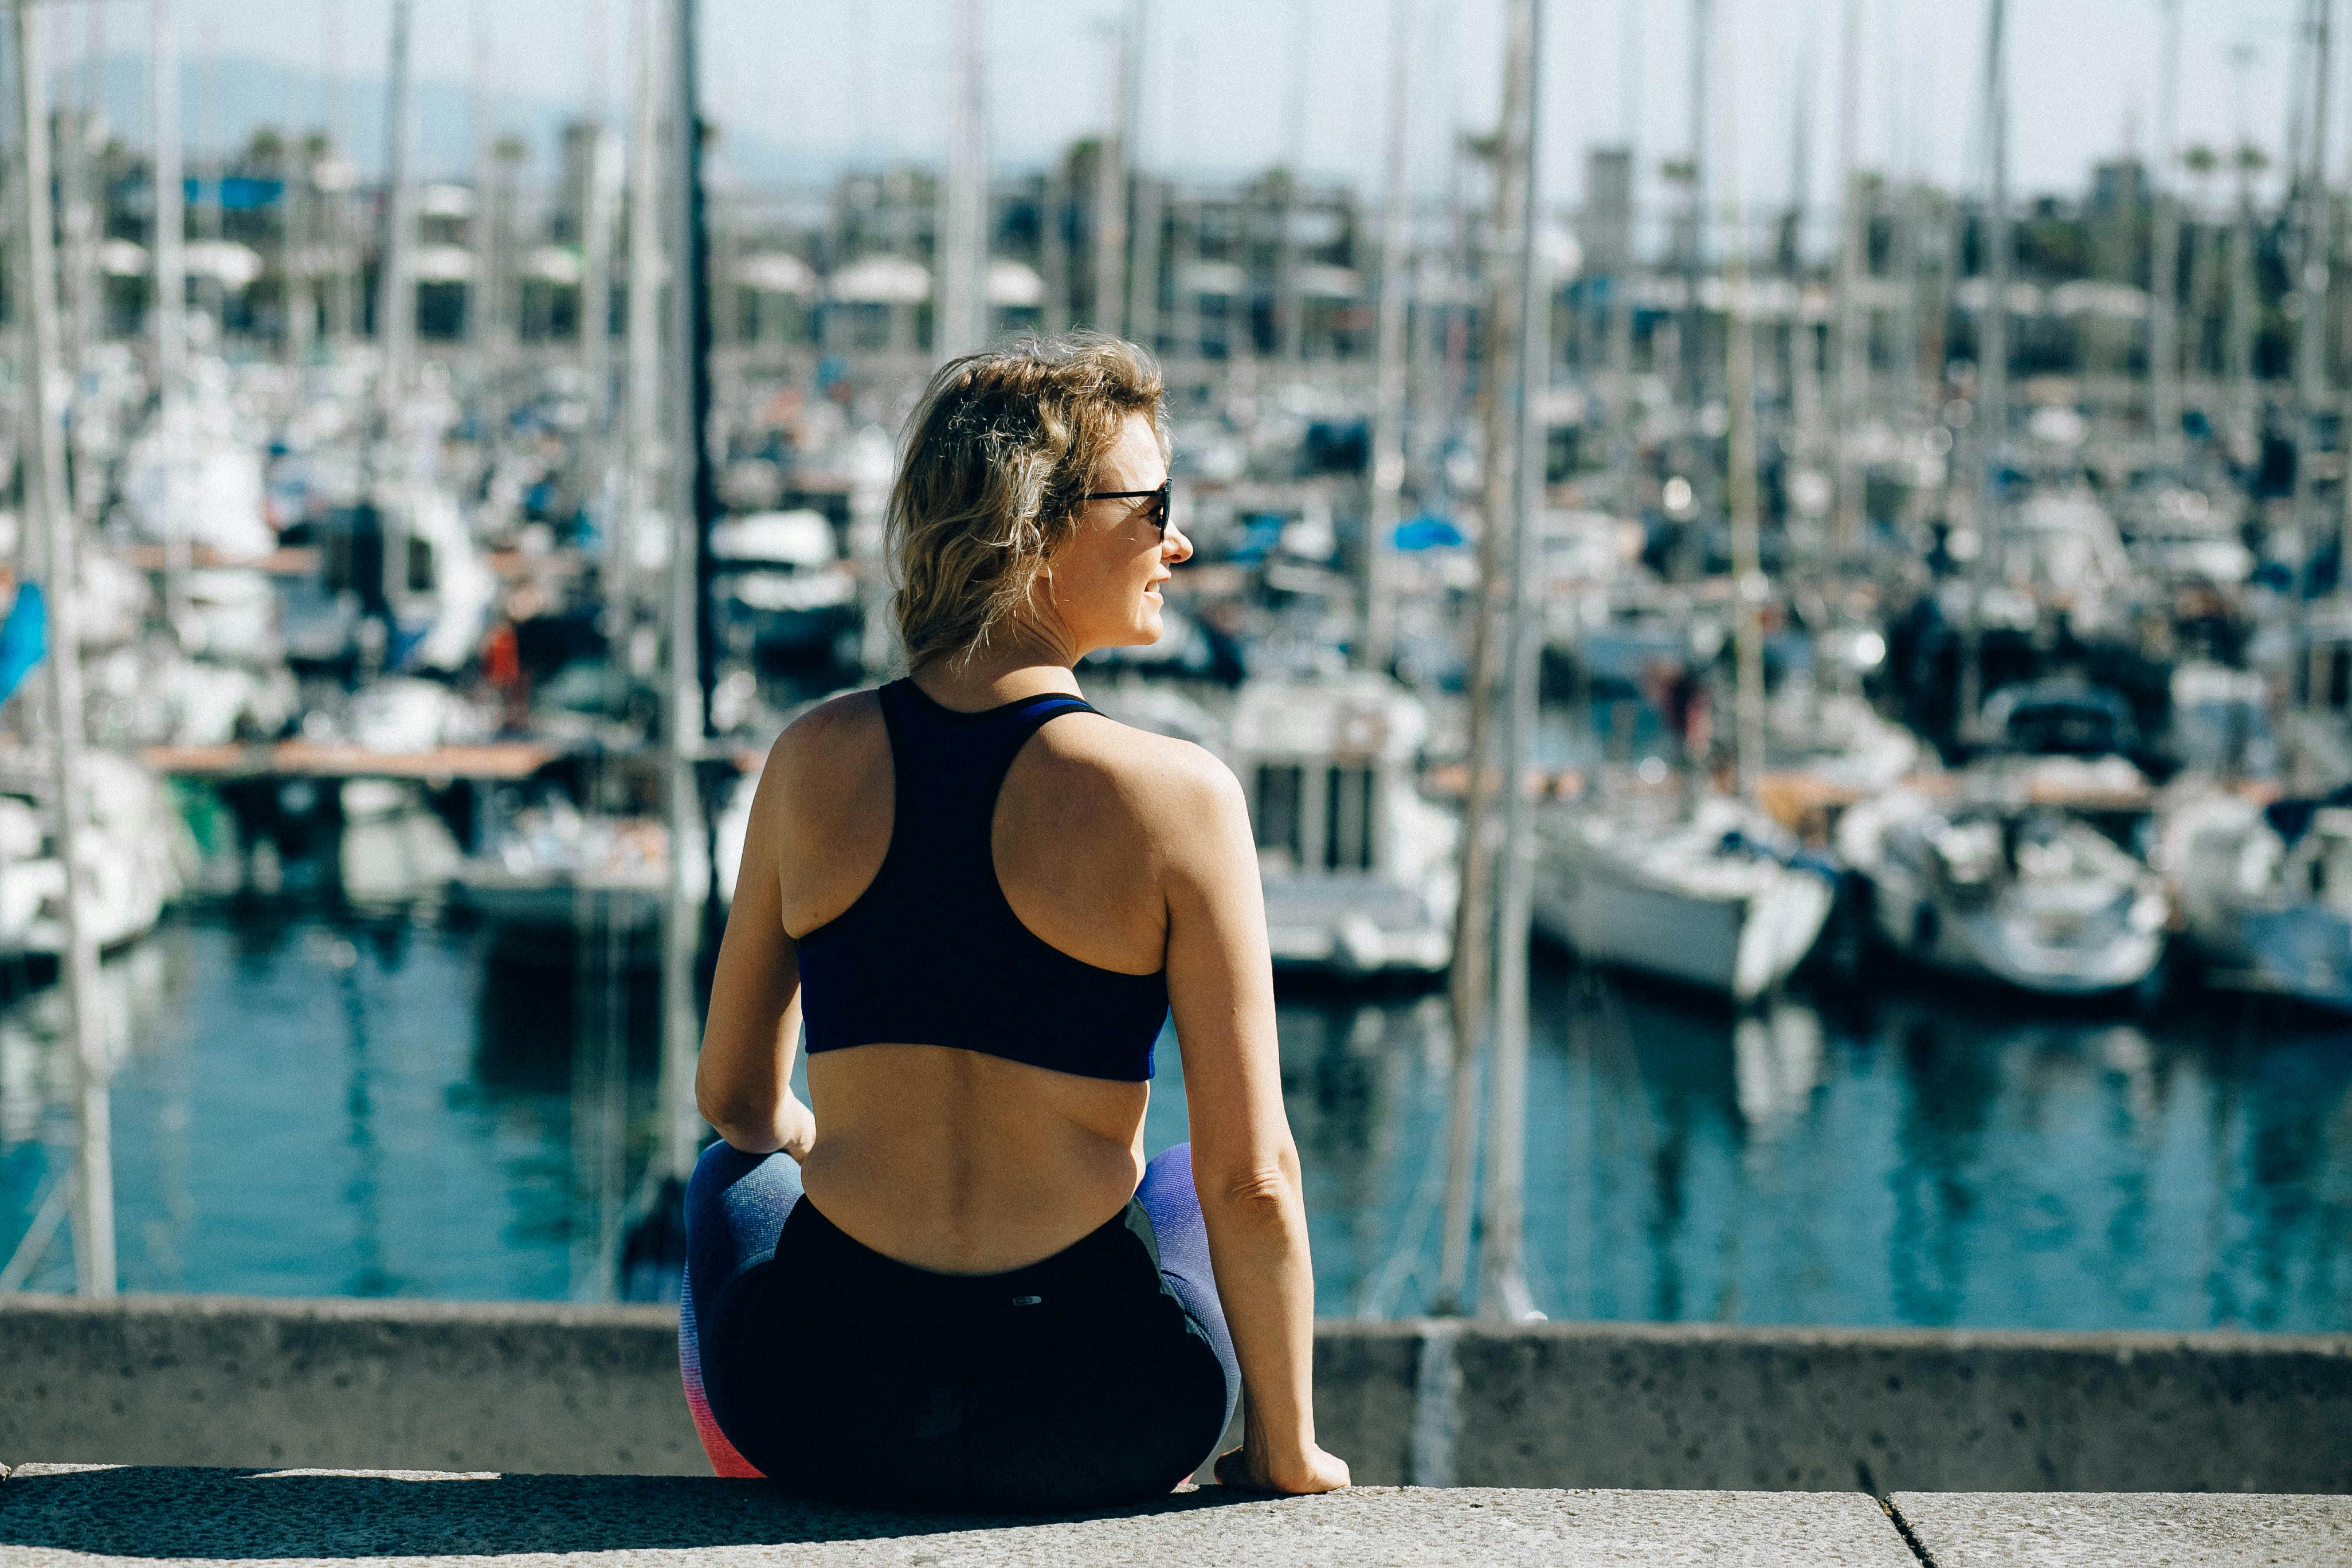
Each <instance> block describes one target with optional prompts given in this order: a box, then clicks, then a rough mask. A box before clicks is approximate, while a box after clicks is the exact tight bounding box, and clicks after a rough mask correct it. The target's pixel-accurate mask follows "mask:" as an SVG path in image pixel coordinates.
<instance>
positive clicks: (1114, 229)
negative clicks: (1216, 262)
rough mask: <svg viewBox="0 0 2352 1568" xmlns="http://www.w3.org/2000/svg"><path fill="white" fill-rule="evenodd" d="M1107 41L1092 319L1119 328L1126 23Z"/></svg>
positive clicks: (1101, 326)
mask: <svg viewBox="0 0 2352 1568" xmlns="http://www.w3.org/2000/svg"><path fill="white" fill-rule="evenodd" d="M1107 42H1108V53H1109V57H1110V58H1109V60H1108V68H1109V72H1110V76H1109V91H1108V94H1107V98H1108V101H1107V102H1106V103H1105V104H1104V105H1103V124H1102V140H1101V141H1100V142H1097V144H1096V148H1095V211H1094V236H1093V237H1094V247H1095V254H1094V263H1095V300H1094V320H1093V321H1092V323H1091V324H1092V325H1093V327H1094V329H1095V330H1096V331H1101V332H1110V333H1114V334H1116V333H1118V331H1119V330H1120V327H1121V325H1122V323H1121V321H1120V319H1119V317H1120V307H1122V306H1123V305H1125V304H1126V302H1127V144H1126V139H1125V136H1124V133H1123V130H1122V128H1123V127H1124V125H1125V124H1126V121H1127V50H1128V40H1127V31H1126V28H1125V27H1124V26H1121V25H1120V24H1118V23H1113V24H1111V26H1109V27H1108V39H1107Z"/></svg>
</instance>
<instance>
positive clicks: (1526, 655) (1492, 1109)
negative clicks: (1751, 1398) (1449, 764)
mask: <svg viewBox="0 0 2352 1568" xmlns="http://www.w3.org/2000/svg"><path fill="white" fill-rule="evenodd" d="M1517 9H1518V12H1519V16H1517V41H1518V44H1519V47H1521V48H1522V49H1523V50H1524V51H1525V53H1526V64H1525V65H1524V67H1522V68H1521V75H1522V76H1523V77H1524V78H1525V79H1526V83H1527V86H1526V90H1525V91H1524V92H1523V93H1522V94H1521V101H1520V104H1519V106H1518V107H1519V116H1520V119H1519V123H1518V125H1517V127H1515V132H1516V134H1515V136H1514V137H1512V138H1510V139H1509V140H1511V141H1513V142H1516V145H1515V146H1513V147H1511V149H1510V151H1511V152H1512V153H1516V155H1517V159H1518V163H1519V177H1518V184H1519V213H1518V232H1517V236H1516V238H1517V241H1518V255H1517V270H1518V289H1517V293H1518V298H1517V305H1518V312H1519V319H1518V322H1517V327H1518V352H1517V354H1516V356H1515V358H1516V361H1517V363H1516V364H1515V365H1514V367H1513V368H1514V369H1516V370H1517V373H1518V374H1517V378H1516V379H1517V398H1516V403H1517V407H1516V409H1515V413H1516V414H1517V421H1518V439H1517V442H1515V443H1514V448H1515V450H1514V461H1513V464H1512V484H1511V559H1512V570H1511V583H1510V599H1509V606H1508V611H1507V617H1508V618H1507V622H1506V625H1507V638H1508V647H1509V654H1508V657H1509V659H1510V668H1509V673H1508V675H1507V680H1506V686H1505V696H1504V707H1503V781H1502V784H1503V863H1502V877H1501V884H1500V887H1499V889H1498V896H1497V899H1496V920H1495V950H1496V951H1495V1051H1494V1054H1495V1070H1494V1081H1493V1083H1492V1085H1491V1087H1490V1088H1489V1089H1488V1091H1487V1101H1486V1160H1487V1176H1486V1194H1485V1197H1486V1202H1485V1204H1484V1205H1482V1212H1481V1214H1480V1215H1479V1219H1480V1226H1479V1249H1478V1251H1479V1257H1478V1310H1479V1312H1480V1315H1481V1316H1484V1317H1487V1318H1495V1319H1500V1320H1503V1321H1509V1322H1524V1321H1527V1320H1528V1319H1530V1318H1535V1317H1539V1316H1541V1314H1540V1313H1538V1311H1537V1310H1535V1301H1534V1299H1533V1297H1532V1295H1531V1293H1530V1292H1529V1291H1528V1279H1527V1270H1526V1264H1525V1252H1526V1247H1527V1148H1528V928H1529V926H1530V924H1531V910H1532V905H1533V900H1534V879H1535V866H1534V858H1535V857H1534V855H1533V852H1532V847H1531V846H1530V844H1529V842H1528V838H1529V836H1530V832H1531V829H1532V827H1533V824H1532V822H1531V821H1530V820H1529V816H1530V812H1529V806H1528V789H1527V778H1528V754H1529V752H1531V751H1532V750H1533V743H1534V740H1535V728H1536V673H1537V672H1536V658H1537V654H1538V650H1539V649H1540V647H1541V646H1542V638H1541V637H1539V636H1538V622H1539V620H1540V618H1541V616H1542V606H1541V605H1539V604H1538V603H1537V602H1536V600H1535V596H1534V595H1533V594H1532V592H1531V584H1530V579H1531V578H1533V576H1534V575H1535V573H1536V569H1537V564H1538V548H1537V546H1538V541H1537V525H1538V520H1539V517H1540V515H1541V512H1542V509H1543V501H1544V467H1545V463H1546V461H1547V459H1548V458H1549V451H1548V447H1549V442H1548V441H1547V440H1546V439H1545V428H1546V427H1545V418H1544V398H1545V395H1546V393H1547V392H1549V389H1550V385H1551V302H1552V301H1551V281H1550V279H1549V278H1548V277H1547V276H1545V275H1544V272H1543V265H1542V222H1543V184H1542V158H1541V150H1542V141H1543V138H1542V128H1543V24H1544V0H1517Z"/></svg>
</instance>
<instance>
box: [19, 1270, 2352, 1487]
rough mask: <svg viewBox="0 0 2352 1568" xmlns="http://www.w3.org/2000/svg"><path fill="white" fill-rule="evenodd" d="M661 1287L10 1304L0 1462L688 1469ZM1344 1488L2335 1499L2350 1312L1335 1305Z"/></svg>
mask: <svg viewBox="0 0 2352 1568" xmlns="http://www.w3.org/2000/svg"><path fill="white" fill-rule="evenodd" d="M1315 1377H1316V1421H1317V1424H1318V1428H1319V1431H1320V1434H1321V1436H1322V1437H1323V1440H1324V1442H1325V1443H1326V1445H1327V1446H1328V1447H1330V1448H1331V1449H1332V1450H1333V1451H1334V1452H1336V1453H1338V1454H1339V1455H1341V1456H1342V1457H1343V1458H1346V1459H1347V1460H1348V1461H1349V1465H1350V1466H1351V1467H1352V1468H1353V1470H1354V1473H1355V1475H1356V1478H1357V1479H1358V1480H1359V1481H1360V1482H1363V1483H1366V1484H1379V1485H1388V1484H1394V1483H1399V1482H1420V1483H1424V1484H1447V1485H1452V1484H1462V1485H1473V1486H1507V1487H1531V1486H1541V1487H1614V1488H1685V1489H1768V1490H1796V1491H1848V1490H1861V1491H1868V1492H1875V1493H1880V1494H1884V1493H1885V1492H1888V1491H1894V1490H1918V1491H2044V1490H2050V1491H2069V1490H2071V1491H2118V1492H2143V1491H2253V1492H2278V1493H2352V1441H2347V1439H2346V1437H2345V1436H2344V1435H2345V1433H2346V1432H2347V1431H2352V1335H2338V1336H2325V1337H2313V1338H2288V1337H2284V1336H2265V1335H2251V1334H2245V1335H2232V1334H2179V1335H2158V1334H2120V1333H2118V1334H2049V1333H1967V1332H1934V1331H1910V1330H1866V1331H1865V1330H1834V1329H1749V1328H1723V1327H1715V1326H1708V1325H1696V1324H1693V1325H1653V1324H1568V1323H1538V1324H1531V1325H1528V1326H1525V1327H1518V1328H1498V1327H1494V1326H1489V1325H1481V1324H1475V1323H1459V1322H1445V1323H1435V1324H1433V1323H1429V1322H1402V1323H1354V1322H1338V1321H1326V1322H1323V1323H1321V1324H1318V1328H1317V1335H1316V1373H1315ZM35 1455H39V1456H43V1457H45V1458H55V1459H72V1460H87V1461H103V1462H110V1463H132V1464H165V1465H236V1466H285V1465H302V1466H310V1467H332V1468H433V1469H455V1470H501V1471H509V1472H511V1471H541V1472H551V1473H564V1474H590V1473H593V1474H640V1475H658V1474H674V1475H701V1474H707V1473H708V1469H707V1467H706V1466H705V1464H704V1462H703V1459H702V1454H701V1449H700V1447H699V1446H698V1444H697V1443H696V1441H695V1437H694V1432H693V1427H692V1426H691V1425H690V1423H689V1422H688V1417H687V1414H686V1405H685V1401H684V1399H683V1398H682V1397H681V1396H680V1394H679V1392H678V1384H677V1319H676V1316H675V1314H674V1313H673V1312H671V1311H668V1310H663V1309H656V1308H638V1307H614V1308H590V1307H569V1306H541V1305H511V1304H482V1303H468V1302H378V1301H346V1300H330V1301H302V1300H238V1299H234V1298H223V1297H160V1296H146V1297H140V1296H130V1297H121V1298H118V1299H116V1300H112V1301H106V1302H95V1303H85V1302H80V1301H77V1300H71V1299H68V1298H59V1297H26V1296H20V1297H13V1298H8V1299H5V1300H0V1462H6V1461H10V1460H19V1459H24V1458H30V1457H32V1456H35Z"/></svg>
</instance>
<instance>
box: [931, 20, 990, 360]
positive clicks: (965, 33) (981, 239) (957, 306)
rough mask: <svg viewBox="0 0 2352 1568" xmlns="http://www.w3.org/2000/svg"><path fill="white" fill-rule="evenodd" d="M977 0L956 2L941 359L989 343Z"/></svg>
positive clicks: (944, 194) (943, 219) (943, 200)
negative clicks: (952, 122)
mask: <svg viewBox="0 0 2352 1568" xmlns="http://www.w3.org/2000/svg"><path fill="white" fill-rule="evenodd" d="M981 37H982V34H981V11H980V0H955V134H954V140H953V142H951V143H950V147H949V151H948V177H947V183H946V185H945V186H944V188H942V190H941V191H940V247H939V260H940V276H939V291H940V295H939V298H940V317H939V329H938V332H937V335H936V338H935V341H934V343H933V346H934V348H935V349H936V350H937V357H938V358H939V359H940V360H942V361H945V360H951V359H958V358H961V356H963V355H965V354H968V353H974V352H976V351H977V350H979V349H980V347H981V346H982V344H983V343H985V342H987V340H988V336H989V332H988V287H987V277H988V238H989V237H988V158H987V153H986V151H985V144H984V142H983V124H984V121H983V120H982V113H983V108H982V91H983V90H984V83H983V79H982V69H983V57H982V48H981Z"/></svg>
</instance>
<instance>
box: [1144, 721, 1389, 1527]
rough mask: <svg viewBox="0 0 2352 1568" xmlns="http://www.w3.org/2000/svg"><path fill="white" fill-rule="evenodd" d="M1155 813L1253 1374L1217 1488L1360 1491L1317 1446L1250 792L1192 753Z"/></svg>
mask: <svg viewBox="0 0 2352 1568" xmlns="http://www.w3.org/2000/svg"><path fill="white" fill-rule="evenodd" d="M1184 762H1185V765H1183V766H1181V767H1178V768H1171V769H1169V770H1167V771H1166V772H1164V773H1161V774H1160V779H1159V780H1158V781H1157V782H1158V784H1159V786H1160V789H1162V790H1164V791H1166V792H1167V795H1166V798H1164V799H1162V800H1160V801H1159V802H1156V803H1155V805H1157V806H1159V807H1160V811H1161V812H1162V813H1164V815H1161V816H1160V821H1161V822H1162V823H1164V824H1168V825H1171V829H1170V830H1169V831H1166V832H1165V833H1164V834H1163V835H1162V836H1161V837H1162V838H1163V847H1161V849H1160V879H1161V888H1162V890H1163V894H1164V897H1165V899H1166V902H1167V910H1168V960H1167V963H1168V1000H1169V1005H1170V1007H1171V1011H1172V1012H1173V1014H1174V1016H1175V1024H1176V1040H1177V1045H1178V1047H1179V1048H1180V1049H1181V1051H1182V1053H1183V1058H1184V1094H1185V1100H1186V1102H1187V1105H1188V1107H1189V1109H1190V1112H1191V1117H1192V1182H1193V1186H1194V1188H1195V1190H1196V1191H1197V1192H1198V1193H1199V1194H1200V1199H1201V1216H1202V1219H1203V1220H1204V1221H1206V1222H1207V1225H1208V1231H1209V1260H1210V1264H1211V1266H1212V1268H1214V1270H1215V1272H1216V1277H1217V1298H1218V1300H1219V1301H1220V1302H1222V1303H1223V1307H1224V1310H1225V1321H1226V1324H1227V1326H1228V1327H1229V1328H1230V1329H1231V1330H1232V1331H1233V1336H1234V1352H1235V1353H1236V1355H1237V1356H1238V1357H1239V1359H1240V1361H1241V1369H1242V1384H1243V1388H1244V1395H1245V1399H1246V1408H1247V1417H1246V1420H1245V1423H1244V1428H1243V1440H1242V1447H1240V1448H1239V1449H1238V1450H1236V1451H1235V1452H1234V1453H1231V1454H1228V1455H1226V1456H1224V1458H1222V1459H1221V1460H1219V1461H1218V1465H1217V1479H1220V1480H1222V1481H1225V1482H1227V1483H1228V1484H1232V1485H1245V1486H1255V1487H1262V1488H1265V1489H1271V1490H1276V1491H1285V1492H1319V1491H1329V1490H1331V1489H1333V1488H1335V1487H1343V1486H1346V1485H1347V1484H1348V1467H1347V1466H1346V1465H1345V1464H1344V1463H1342V1462H1341V1461H1340V1460H1339V1459H1337V1458H1333V1457H1332V1456H1331V1455H1329V1454H1327V1453H1325V1452H1324V1451H1323V1450H1322V1449H1321V1448H1320V1447H1317V1446H1316V1442H1315V1403H1314V1388H1313V1376H1314V1364H1315V1275H1314V1270H1313V1268H1312V1267H1311V1266H1310V1265H1309V1263H1308V1260H1307V1206H1306V1202H1305V1198H1304V1194H1303V1193H1302V1191H1301V1186H1300V1181H1299V1171H1298V1149H1297V1144H1295V1143H1294V1142H1292V1141H1291V1136H1290V1122H1289V1120H1288V1118H1287V1117H1286V1115H1285V1114H1284V1112H1283V1108H1282V1070H1281V1063H1280V1061H1279V1059H1278V1058H1277V1055H1276V1044H1275V1029H1274V972H1273V962H1272V959H1271V957H1270V955H1269V953H1268V952H1267V947H1266V936H1265V894H1264V892H1263V890H1262V889H1261V888H1260V887H1259V883H1258V868H1257V847H1256V842H1255V837H1254V836H1253V835H1252V833H1251V832H1250V822H1249V811H1248V808H1247V806H1246V805H1244V802H1243V799H1242V792H1241V785H1240V784H1239V783H1238V782H1236V781H1235V779H1234V775H1233V773H1232V772H1231V771H1230V770H1229V769H1227V768H1226V767H1225V766H1224V764H1223V763H1220V762H1218V761H1216V759H1214V758H1213V757H1211V756H1210V755H1209V754H1208V753H1207V752H1201V751H1198V750H1197V749H1194V748H1190V747H1188V748H1186V749H1185V752H1184Z"/></svg>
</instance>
